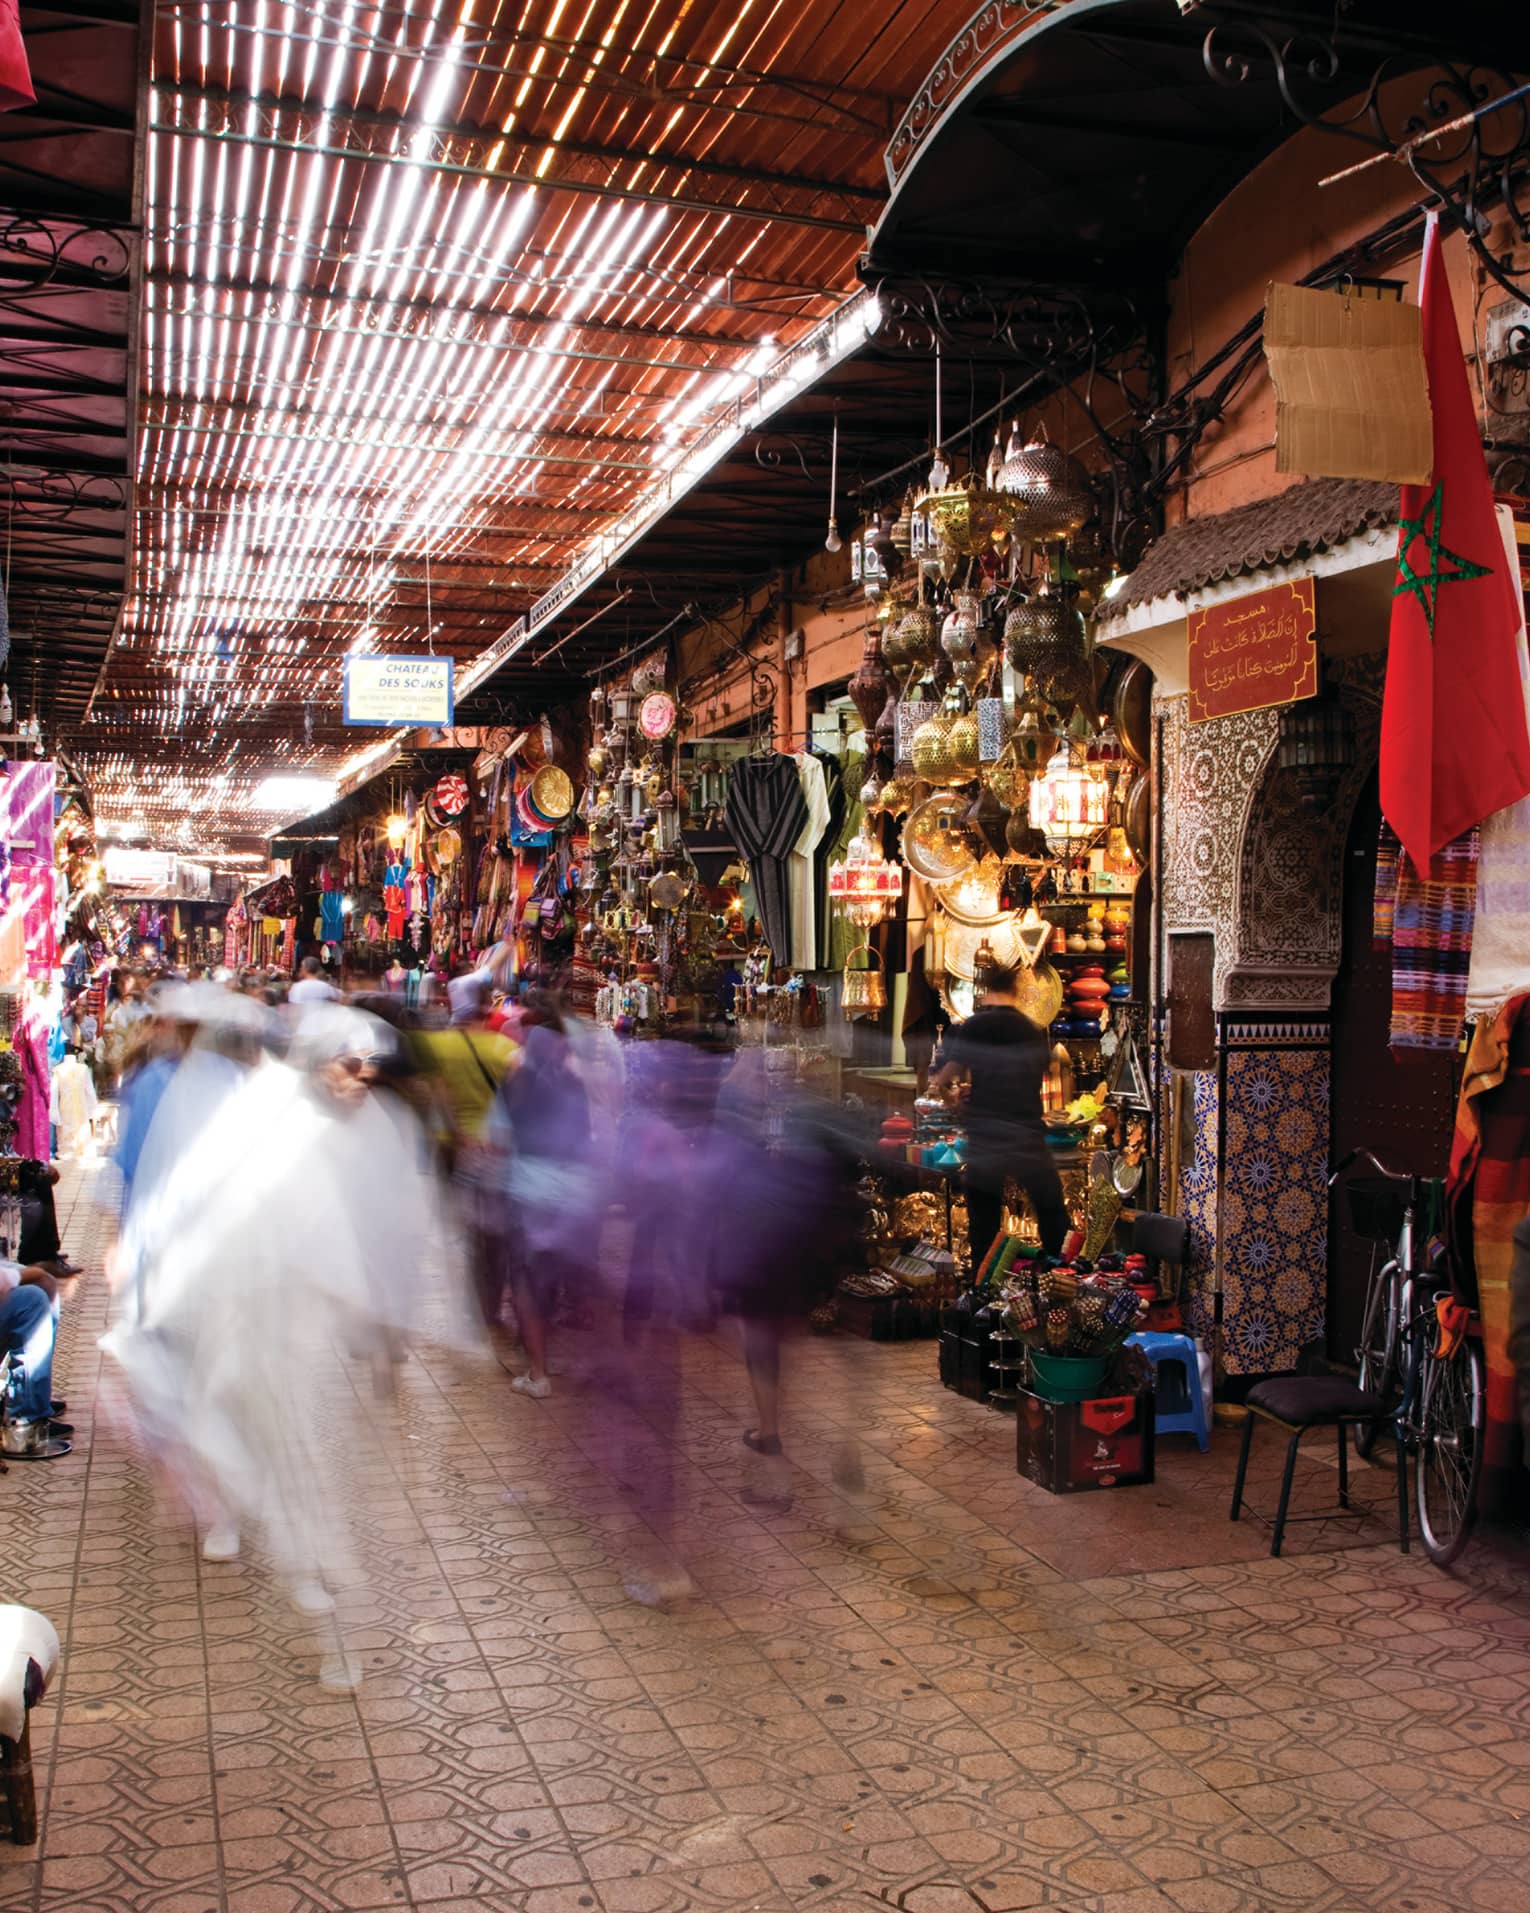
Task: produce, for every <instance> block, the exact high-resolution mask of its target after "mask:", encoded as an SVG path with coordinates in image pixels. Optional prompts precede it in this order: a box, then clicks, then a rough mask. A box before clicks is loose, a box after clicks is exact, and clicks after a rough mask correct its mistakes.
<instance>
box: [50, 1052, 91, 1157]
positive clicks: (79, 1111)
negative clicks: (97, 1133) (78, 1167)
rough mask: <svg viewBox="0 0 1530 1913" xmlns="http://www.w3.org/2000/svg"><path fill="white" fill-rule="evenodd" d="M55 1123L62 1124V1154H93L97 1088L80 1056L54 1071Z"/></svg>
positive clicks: (59, 1139)
mask: <svg viewBox="0 0 1530 1913" xmlns="http://www.w3.org/2000/svg"><path fill="white" fill-rule="evenodd" d="M53 1109H54V1120H55V1121H56V1122H57V1124H58V1153H59V1154H60V1155H61V1156H85V1155H89V1154H90V1153H91V1124H92V1123H93V1122H94V1120H95V1114H96V1086H95V1083H94V1082H93V1081H92V1079H91V1074H90V1071H89V1070H88V1069H87V1068H86V1066H85V1065H84V1063H82V1062H81V1061H80V1059H79V1057H78V1056H66V1057H65V1058H64V1060H63V1062H62V1063H60V1064H59V1066H58V1068H57V1069H56V1070H55V1071H54V1072H53Z"/></svg>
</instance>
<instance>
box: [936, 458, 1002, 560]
mask: <svg viewBox="0 0 1530 1913" xmlns="http://www.w3.org/2000/svg"><path fill="white" fill-rule="evenodd" d="M923 509H924V513H925V516H926V517H927V518H928V519H929V521H930V526H931V529H932V530H933V531H934V533H935V542H936V543H937V545H938V546H939V547H940V555H941V557H942V558H943V559H944V560H945V561H946V563H947V564H954V563H955V562H956V561H957V560H958V559H961V558H976V557H979V556H981V554H982V553H983V552H985V551H995V550H998V549H999V548H1000V547H1001V546H1002V545H1003V544H1004V543H1005V541H1006V539H1007V538H1008V537H1009V527H1010V522H1011V520H1012V519H1013V518H1014V516H1015V509H1014V506H1013V504H1012V502H1011V501H1010V500H1009V499H1008V498H1006V497H1004V496H1003V495H1002V494H1001V493H999V492H991V491H989V490H987V488H986V487H985V486H983V485H982V484H980V483H979V482H978V480H977V479H976V478H974V477H970V476H969V477H967V478H964V479H962V480H960V481H959V482H958V483H957V484H955V485H947V486H945V487H944V488H943V489H942V490H940V491H933V492H931V493H930V494H929V496H928V497H927V498H926V499H925V501H924V506H923Z"/></svg>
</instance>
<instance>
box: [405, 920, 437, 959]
mask: <svg viewBox="0 0 1530 1913" xmlns="http://www.w3.org/2000/svg"><path fill="white" fill-rule="evenodd" d="M429 955H430V918H429V917H427V916H426V915H425V914H424V912H423V911H420V910H416V911H415V912H414V914H413V915H412V916H411V917H410V918H409V919H408V920H407V921H406V922H405V924H404V949H403V957H404V961H405V963H407V964H408V965H409V967H410V968H411V969H415V970H419V969H423V968H424V965H425V960H426V958H427V957H428V956H429Z"/></svg>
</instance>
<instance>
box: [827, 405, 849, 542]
mask: <svg viewBox="0 0 1530 1913" xmlns="http://www.w3.org/2000/svg"><path fill="white" fill-rule="evenodd" d="M838 492H839V404H838V402H837V401H836V403H835V406H834V435H833V437H832V439H831V440H830V442H829V535H828V537H827V538H825V539H824V541H823V548H824V550H825V551H838V550H839V549H840V546H841V545H842V544H843V542H844V541H843V540H842V539H841V537H840V535H839V513H838V511H837V510H836V509H835V499H836V496H837V495H838Z"/></svg>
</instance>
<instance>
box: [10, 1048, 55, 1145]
mask: <svg viewBox="0 0 1530 1913" xmlns="http://www.w3.org/2000/svg"><path fill="white" fill-rule="evenodd" d="M11 1046H12V1048H13V1049H14V1050H15V1052H16V1054H17V1056H18V1057H19V1058H20V1060H21V1076H22V1084H23V1087H22V1092H21V1101H20V1102H19V1103H18V1104H17V1105H16V1154H17V1155H18V1156H30V1157H32V1158H33V1160H34V1161H36V1162H47V1160H48V1159H49V1157H50V1156H51V1155H52V1153H53V1150H52V1144H51V1125H50V1123H49V1120H48V1104H49V1100H50V1097H49V1092H50V1090H51V1088H52V1083H51V1080H50V1078H49V1074H48V1032H47V1031H46V1030H45V1029H44V1028H43V1026H42V1024H41V1023H40V1022H39V1021H38V1020H37V1019H36V1018H35V1017H28V1018H27V1020H26V1021H25V1022H23V1023H20V1024H18V1025H17V1028H16V1033H15V1035H14V1037H13V1038H12V1039H11Z"/></svg>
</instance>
